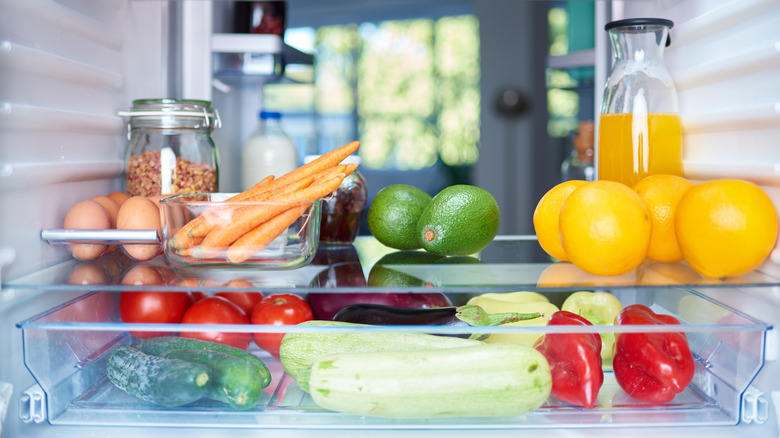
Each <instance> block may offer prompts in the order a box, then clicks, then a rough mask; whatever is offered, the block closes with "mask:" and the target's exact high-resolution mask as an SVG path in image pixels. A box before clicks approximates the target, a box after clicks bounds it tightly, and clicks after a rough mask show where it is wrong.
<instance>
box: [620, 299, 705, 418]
mask: <svg viewBox="0 0 780 438" xmlns="http://www.w3.org/2000/svg"><path fill="white" fill-rule="evenodd" d="M615 322H616V323H617V324H618V325H679V324H680V321H678V320H677V319H676V318H675V317H673V316H670V315H663V314H656V313H655V312H653V311H652V310H651V309H650V308H649V307H647V306H644V305H642V304H632V305H630V306H626V307H625V308H623V310H621V311H620V313H618V315H617V317H616V318H615ZM616 338H617V340H616V342H615V357H614V359H613V360H612V367H613V370H614V372H615V380H617V383H618V385H620V387H621V388H623V390H624V391H625V392H626V393H627V394H628V395H629V396H631V398H633V399H635V400H639V401H645V402H650V403H666V402H668V401H671V400H672V399H673V398H674V396H675V395H676V394H677V393H679V392H682V391H683V390H684V389H685V388H686V387H687V386H688V384H690V383H691V381H692V380H693V375H694V372H695V362H694V359H693V355H692V354H691V349H690V347H689V346H688V338H686V336H685V333H683V332H652V333H617V335H616Z"/></svg>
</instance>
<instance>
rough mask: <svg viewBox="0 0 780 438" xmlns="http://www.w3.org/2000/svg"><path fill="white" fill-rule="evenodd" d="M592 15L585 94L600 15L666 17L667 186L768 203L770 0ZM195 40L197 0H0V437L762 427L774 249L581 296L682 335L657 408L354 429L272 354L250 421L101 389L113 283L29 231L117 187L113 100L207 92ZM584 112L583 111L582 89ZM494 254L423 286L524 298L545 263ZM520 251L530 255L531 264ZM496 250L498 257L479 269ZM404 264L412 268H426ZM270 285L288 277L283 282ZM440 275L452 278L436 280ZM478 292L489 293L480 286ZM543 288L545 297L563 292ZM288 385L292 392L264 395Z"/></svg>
mask: <svg viewBox="0 0 780 438" xmlns="http://www.w3.org/2000/svg"><path fill="white" fill-rule="evenodd" d="M595 7H596V10H597V23H596V32H597V37H596V48H595V50H594V51H593V53H592V54H591V55H590V56H592V57H593V62H594V64H595V66H596V84H601V83H603V79H604V78H605V77H606V74H607V71H608V66H609V59H610V53H609V49H608V42H607V41H606V37H605V35H604V34H603V32H601V30H602V29H603V25H604V24H605V22H606V21H609V20H611V19H618V18H622V17H635V16H661V17H665V18H671V19H673V20H674V21H675V27H674V29H673V30H672V32H671V36H672V40H673V44H672V46H671V47H670V48H669V49H668V51H667V55H666V63H667V66H668V67H669V70H670V72H671V74H672V76H673V78H674V79H675V83H676V86H677V89H678V93H679V98H680V109H681V113H682V115H683V124H684V132H685V137H684V152H685V156H684V169H685V173H686V176H688V177H690V178H691V179H694V180H706V179H712V178H716V177H724V176H728V177H738V178H744V179H748V180H752V181H755V182H757V183H759V184H760V185H761V186H762V188H764V189H765V191H767V193H768V194H769V195H770V196H771V197H772V198H773V200H774V201H775V205H776V206H780V192H778V189H777V186H778V184H780V182H779V181H778V178H779V177H778V174H777V170H776V167H777V163H778V162H780V156H778V154H780V152H779V151H778V150H777V148H776V147H774V146H776V138H778V135H780V111H779V110H778V105H780V100H779V99H780V81H777V77H778V75H779V74H780V49H778V41H780V26H778V23H780V8H778V7H777V5H776V2H774V1H772V0H732V1H728V2H723V1H719V0H680V1H673V0H656V1H613V2H602V1H596V2H595ZM177 17H181V19H180V20H179V19H178V18H177ZM211 37H212V27H211V2H206V1H170V2H167V1H125V0H111V1H89V0H67V1H55V0H27V1H24V2H18V1H13V0H0V47H2V48H1V49H0V105H2V107H1V108H2V111H0V212H1V213H0V217H2V220H1V224H2V226H1V227H0V284H2V288H1V289H0V324H2V333H3V334H4V336H3V337H2V339H0V355H2V357H3V358H4V359H3V361H1V362H0V424H2V429H0V430H2V433H0V435H2V436H4V437H5V436H8V437H16V436H25V437H36V436H83V435H87V436H136V435H137V434H138V433H139V431H142V433H144V434H150V435H152V434H162V433H165V434H169V435H171V436H215V434H219V435H220V436H221V435H225V436H227V435H228V434H230V435H233V436H250V435H251V436H256V435H258V434H260V433H272V434H274V435H275V436H276V435H279V436H283V435H290V436H312V434H316V435H317V436H329V435H333V436H336V435H338V436H344V435H345V434H354V435H355V436H365V434H367V433H370V434H371V435H372V436H384V435H388V436H390V435H392V434H394V433H397V431H398V430H399V429H404V430H405V433H407V434H421V435H422V434H425V435H430V434H441V435H443V434H444V433H446V434H447V435H448V436H450V435H465V434H467V433H468V434H473V433H474V431H469V430H467V429H469V428H476V429H489V430H490V433H491V434H496V435H500V434H506V435H510V434H512V435H513V436H514V435H516V434H517V433H524V434H529V435H532V436H533V435H539V436H541V435H542V434H544V436H580V435H581V436H591V435H593V436H595V435H597V434H599V435H600V434H603V433H605V431H607V430H606V429H604V428H605V427H610V428H611V427H617V428H620V427H629V428H631V433H632V434H635V435H636V436H651V435H657V434H658V433H664V434H668V435H670V436H688V435H690V434H703V433H707V434H708V435H709V436H724V437H725V436H734V434H735V433H739V434H742V433H745V434H748V433H749V434H751V435H752V436H767V437H769V436H778V435H779V434H780V432H778V428H779V427H780V426H779V425H778V422H779V421H780V420H779V419H780V413H779V412H778V409H779V408H778V406H780V388H778V384H777V381H776V377H775V376H777V375H778V373H780V367H779V366H778V364H777V354H778V350H779V349H780V339H778V337H777V333H776V330H775V329H774V325H775V324H777V323H778V322H780V318H779V317H778V316H777V315H780V308H779V307H780V305H778V303H780V289H778V285H779V284H780V282H778V281H777V280H776V278H778V277H780V272H778V267H777V265H776V263H780V255H778V254H777V253H775V254H773V255H772V257H771V259H770V261H769V263H767V264H766V265H765V266H763V267H762V271H761V274H760V275H758V278H755V277H751V278H747V279H745V280H742V281H740V282H738V283H736V284H733V285H729V286H724V285H719V286H718V287H707V286H705V285H702V284H693V285H686V284H684V282H683V284H682V285H681V282H680V281H675V279H674V278H672V279H671V280H670V279H669V278H666V279H665V280H664V281H665V282H666V283H663V282H662V286H663V284H666V285H667V286H666V287H660V286H652V287H648V286H641V287H640V286H639V285H637V284H636V283H635V282H636V279H635V278H634V279H632V283H631V284H630V285H628V286H626V285H625V284H623V285H621V284H611V285H610V284H603V285H597V286H596V287H598V288H600V289H606V290H610V291H612V292H613V293H615V294H616V295H618V296H620V297H621V299H622V300H623V301H626V302H633V301H636V302H643V303H647V304H649V305H652V306H655V307H656V308H658V309H663V310H665V311H668V312H670V313H672V314H675V315H677V316H680V317H681V318H682V319H683V320H684V321H686V322H688V323H689V324H690V326H689V327H686V330H687V332H686V333H687V334H688V336H689V337H690V339H691V342H692V345H693V346H694V347H695V348H696V351H698V352H699V357H700V358H704V359H700V361H699V366H698V368H697V377H696V380H695V382H694V384H693V385H692V386H691V387H690V388H689V390H688V391H687V392H686V393H685V394H684V398H683V399H682V400H681V402H680V403H679V404H678V405H675V406H674V407H673V408H669V409H666V408H664V409H660V410H653V409H646V408H639V409H636V410H631V409H628V408H626V407H625V406H622V405H619V403H613V402H612V400H609V407H608V408H605V409H604V410H600V411H599V412H580V411H572V410H567V409H566V408H561V407H560V406H548V409H543V410H541V411H539V412H535V413H533V414H531V415H529V416H528V417H526V418H522V419H512V420H510V421H507V422H502V421H491V420H487V421H484V422H483V421H481V420H480V421H463V420H462V419H457V420H453V421H448V420H447V421H426V422H400V423H399V422H391V421H384V420H375V419H374V420H372V419H369V420H365V419H358V418H352V417H349V416H344V415H332V414H331V413H326V412H321V410H318V409H317V408H316V407H315V406H313V405H312V404H311V400H307V399H306V397H305V396H304V395H303V394H301V392H300V390H298V389H297V388H296V387H295V385H294V383H291V382H289V381H285V380H284V379H283V378H282V377H281V374H280V372H279V364H278V362H277V361H274V360H272V359H270V358H269V363H270V364H271V365H270V366H271V368H273V369H274V370H275V372H276V375H277V377H278V380H277V381H275V382H274V384H275V386H273V388H271V389H272V391H271V390H269V391H268V394H267V398H265V399H264V400H263V403H264V404H262V405H261V406H260V407H258V409H257V410H252V411H249V412H242V413H236V412H232V413H231V412H227V411H225V410H224V409H221V408H219V407H214V406H213V405H208V404H205V405H202V406H198V407H196V408H195V409H194V410H193V409H186V410H173V411H170V412H168V411H160V410H158V409H156V408H154V407H150V406H148V405H140V406H139V405H138V404H137V403H134V402H133V401H128V400H127V399H125V398H123V397H122V395H121V394H117V393H116V391H115V390H114V389H112V388H111V387H110V386H109V385H107V384H106V381H105V378H104V377H102V376H101V370H102V368H101V367H105V360H106V357H107V356H106V353H107V352H108V351H109V350H110V349H111V348H113V347H115V346H117V345H122V344H127V343H129V342H131V338H130V337H129V335H127V333H126V331H127V327H125V326H124V325H123V324H121V322H118V320H117V315H116V309H115V304H116V301H117V300H118V297H119V294H120V293H121V290H122V288H120V287H118V286H113V287H86V288H80V287H75V286H73V285H68V284H67V281H66V280H67V276H68V274H69V273H70V272H71V270H72V269H73V268H74V267H75V265H76V264H77V263H76V261H75V260H72V259H71V258H70V255H69V254H68V252H67V250H66V249H65V248H64V247H63V246H62V245H49V244H47V243H45V242H43V241H42V240H41V238H40V232H41V230H45V229H57V228H60V226H61V223H62V219H63V217H64V215H65V213H66V211H67V210H68V208H69V207H70V206H71V205H73V204H75V203H76V202H78V201H79V200H82V199H84V198H85V197H89V196H94V195H96V194H105V193H109V192H112V191H115V190H121V189H122V186H123V178H122V172H123V168H124V157H123V151H124V142H125V138H124V130H125V123H126V121H125V120H124V119H122V118H121V117H119V116H118V115H117V112H118V111H120V110H124V109H127V108H128V106H129V104H130V102H131V101H132V99H134V98H139V97H148V96H160V95H165V94H169V93H172V94H178V95H182V96H186V97H191V98H206V99H210V98H211V97H212V93H213V90H212V81H211V79H212V78H211V72H212V65H211V62H212V57H211V55H212V53H211V52H210V47H212V44H213V41H212V40H211ZM599 92H600V90H598V89H597V94H598V93H599ZM596 101H597V105H598V102H599V101H600V96H597V98H596ZM243 104H247V105H250V106H251V105H253V104H254V102H253V101H252V100H251V98H246V99H245V100H242V101H240V102H239V103H237V104H236V105H237V107H239V108H240V106H241V105H243ZM596 112H598V109H597V111H596ZM236 113H242V114H244V113H247V112H245V111H239V110H237V111H236ZM486 117H487V116H486ZM486 162H489V159H488V160H486ZM489 173H490V172H489V169H487V171H486V170H485V169H483V170H482V171H480V172H479V173H478V174H479V175H483V178H485V177H484V175H486V174H489ZM482 183H484V184H486V185H489V184H499V183H498V182H496V181H488V180H484V181H482ZM511 244H513V245H518V247H525V246H526V245H527V244H528V243H527V242H526V243H523V242H522V241H520V242H512V243H511ZM365 245H366V248H371V247H372V244H371V243H370V242H366V243H365ZM505 245H509V243H503V242H501V241H497V242H494V244H493V245H492V246H491V247H489V249H488V250H486V253H485V254H483V256H485V257H487V259H486V260H487V264H486V265H485V266H484V267H480V268H482V269H481V270H480V269H476V272H474V271H472V270H462V269H461V270H455V269H450V270H444V271H442V272H444V273H445V274H446V275H444V278H448V279H450V280H447V281H444V283H441V284H439V286H438V287H439V288H440V289H441V290H445V291H448V293H451V294H452V296H453V298H454V299H455V300H457V301H463V300H464V299H465V298H466V297H467V296H469V294H474V293H476V292H477V290H485V289H488V290H490V289H493V290H496V291H509V290H513V289H514V288H523V289H534V288H538V286H537V280H538V277H539V275H540V273H541V272H542V271H543V270H544V269H545V268H546V267H547V264H545V263H542V262H540V261H539V260H538V259H535V258H534V256H531V257H528V256H527V253H523V256H522V257H518V256H516V255H512V256H507V255H505V254H504V251H503V250H504V249H505ZM531 245H532V247H533V244H531ZM507 251H508V252H510V253H511V252H512V251H514V250H512V251H509V250H507ZM534 251H538V248H535V249H534V250H530V253H531V254H533V253H534ZM363 252H364V254H363V258H362V259H361V262H362V263H363V265H362V266H363V269H365V270H366V271H368V270H370V268H371V266H372V264H373V262H375V261H376V256H375V254H376V252H371V251H369V250H368V249H364V250H363ZM495 253H498V254H500V255H499V256H495V257H494V258H492V259H491V254H495ZM311 268H312V269H302V270H300V271H297V272H296V273H295V274H294V275H292V280H289V281H292V282H293V284H292V285H289V284H287V285H285V286H282V287H279V288H278V290H288V289H289V290H293V289H295V290H296V291H301V292H303V293H318V292H322V291H321V290H320V289H319V288H312V287H311V286H310V281H311V279H312V278H313V277H316V275H317V274H318V273H319V271H320V270H321V269H322V267H320V268H319V269H315V268H316V267H311ZM406 269H407V271H408V272H407V273H409V274H412V275H419V276H424V275H426V273H431V272H434V273H436V272H439V271H435V270H430V269H429V267H407V268H406ZM366 273H367V272H366ZM283 278H285V279H289V278H290V276H289V273H288V274H285V275H283ZM486 278H489V279H490V280H485V279H486ZM456 280H458V281H461V283H451V281H456ZM438 281H442V280H438ZM448 281H450V282H448ZM485 281H492V282H493V283H489V284H488V285H487V286H485ZM296 282H299V284H296ZM462 282H466V283H465V286H464V283H462ZM578 287H580V288H586V287H587V288H589V289H593V288H594V286H593V285H592V284H590V285H578ZM174 289H175V288H174ZM273 289H274V288H272V290H273ZM542 289H543V290H545V291H546V292H549V294H550V295H551V296H553V297H561V296H563V294H564V293H566V292H571V291H573V290H574V289H572V288H570V287H567V288H563V289H561V288H559V287H553V288H550V290H546V289H545V288H542ZM205 291H206V292H209V293H212V292H214V289H208V288H207V289H205ZM342 291H344V292H349V288H344V289H343V290H342ZM421 291H422V290H416V292H421ZM96 302H99V303H101V305H102V306H106V309H107V313H105V314H100V315H95V314H91V313H87V314H84V313H81V312H78V311H76V312H75V315H76V316H75V317H74V316H73V315H74V310H78V309H79V305H83V304H87V303H89V305H90V306H91V305H92V304H94V303H96ZM690 306H693V308H694V309H693V311H691V308H690ZM707 311H709V313H708V312H707ZM700 312H701V313H700ZM98 316H100V318H98ZM720 318H726V320H725V321H724V320H721V319H720ZM220 328H221V329H225V328H224V327H220ZM172 329H174V330H175V329H177V327H173V328H172ZM235 330H244V331H249V330H250V329H249V328H248V327H244V328H239V329H235ZM408 330H409V331H424V329H422V328H419V327H418V328H409V329H408ZM519 332H521V333H522V330H520V331H519ZM715 346H718V347H717V348H715ZM255 352H256V353H258V354H260V355H261V356H262V355H263V353H262V352H260V351H258V350H255ZM710 358H711V359H712V360H711V361H710ZM288 387H291V388H292V389H291V391H290V392H289V393H286V392H285V394H281V392H282V390H284V389H287V388H288ZM605 388H609V389H610V390H609V391H605V394H614V393H616V392H619V391H617V390H616V388H615V384H614V379H613V380H611V381H610V380H609V379H608V381H607V385H605ZM605 396H606V395H605ZM193 411H196V412H193ZM310 411H313V412H310ZM310 414H311V415H310ZM602 415H604V416H602ZM613 415H614V416H613ZM228 418H229V419H228ZM285 420H289V421H290V424H284V422H285ZM645 426H652V427H649V428H647V429H644V427H645ZM140 427H144V429H140ZM258 428H261V429H269V430H262V431H261V430H257V429H258ZM226 429H230V430H226ZM340 429H346V430H340ZM516 429H525V430H523V431H518V430H516ZM441 430H445V431H443V432H441Z"/></svg>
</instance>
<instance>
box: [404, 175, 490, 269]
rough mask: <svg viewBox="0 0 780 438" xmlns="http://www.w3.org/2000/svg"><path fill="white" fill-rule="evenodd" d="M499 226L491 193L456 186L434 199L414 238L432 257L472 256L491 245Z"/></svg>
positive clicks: (464, 185) (419, 223)
mask: <svg viewBox="0 0 780 438" xmlns="http://www.w3.org/2000/svg"><path fill="white" fill-rule="evenodd" d="M500 223H501V213H500V211H499V209H498V203H497V202H496V199H495V198H494V197H493V195H491V194H490V192H488V191H487V190H485V189H482V188H479V187H476V186H472V185H466V184H459V185H454V186H450V187H447V188H445V189H444V190H442V191H441V192H439V193H438V194H437V195H436V196H434V197H433V199H432V200H431V202H430V203H429V204H428V206H427V207H426V208H425V210H424V211H423V212H422V214H421V215H420V218H419V220H418V221H417V238H418V241H419V243H420V246H422V248H423V249H425V250H426V251H428V252H431V253H434V254H441V255H471V254H475V253H477V252H479V251H481V250H482V249H483V248H485V247H486V246H488V244H490V242H492V241H493V238H495V237H496V234H497V233H498V226H499V225H500Z"/></svg>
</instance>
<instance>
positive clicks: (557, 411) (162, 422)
mask: <svg viewBox="0 0 780 438" xmlns="http://www.w3.org/2000/svg"><path fill="white" fill-rule="evenodd" d="M577 290H583V289H573V290H563V289H558V290H555V289H539V290H537V292H539V293H541V294H543V295H545V296H546V297H547V298H548V299H549V301H550V302H551V303H553V304H556V305H558V306H560V305H561V303H562V302H563V301H564V300H565V299H566V298H567V297H568V296H569V295H570V294H571V293H573V292H574V291H577ZM589 290H596V289H593V288H591V289H589ZM599 290H602V291H609V292H611V293H612V294H613V295H614V296H615V297H617V298H618V299H619V300H620V301H621V303H622V305H624V306H626V305H629V304H644V305H647V306H649V307H650V308H651V309H653V310H654V311H655V312H656V313H664V314H669V315H673V316H675V317H676V318H678V319H679V320H680V322H681V325H680V326H675V331H679V332H684V333H685V335H686V337H687V339H688V342H689V345H690V349H691V351H692V353H693V356H694V358H695V362H696V365H695V376H694V378H693V381H692V383H690V385H688V386H687V388H686V389H685V390H684V391H683V392H681V393H679V394H677V396H676V397H675V398H674V399H673V400H672V401H670V402H667V403H661V404H651V403H644V402H639V401H636V400H633V399H632V398H631V397H629V396H628V395H627V394H626V393H625V392H624V391H623V390H622V389H621V388H620V386H619V385H618V384H617V383H616V381H615V377H614V374H613V372H612V370H611V367H610V364H609V363H608V361H606V362H605V367H604V384H603V386H602V387H601V389H600V391H599V395H598V400H597V402H596V405H595V406H594V407H593V408H590V409H585V408H582V407H577V406H573V405H571V404H568V403H566V402H563V401H561V400H558V399H556V398H555V397H552V396H550V397H549V398H548V399H547V400H546V402H544V403H543V404H542V405H541V406H540V407H538V408H536V409H533V410H531V411H530V412H527V413H524V414H522V415H517V416H509V417H490V416H488V417H474V418H471V417H455V418H424V419H393V418H384V417H373V416H362V415H350V414H345V413H339V412H334V411H328V410H326V409H323V408H321V407H319V406H318V405H317V403H315V402H314V401H313V399H312V398H311V396H310V395H309V394H308V393H306V392H304V391H303V390H302V389H301V388H300V387H299V385H298V384H297V383H296V381H295V380H293V379H292V378H291V377H289V376H288V375H287V374H286V373H285V372H284V369H283V368H282V365H281V362H280V360H279V359H277V358H274V357H272V356H271V355H270V354H268V353H266V352H265V351H264V350H261V349H260V348H258V347H257V346H256V345H255V344H254V342H252V343H251V345H250V347H249V351H250V352H251V353H253V354H255V355H256V356H257V357H259V358H260V359H261V360H263V362H265V364H266V366H267V367H268V369H269V370H270V372H271V375H272V381H271V384H270V385H269V386H268V387H266V388H265V389H264V391H263V394H262V396H261V398H260V400H259V402H258V403H257V404H256V405H255V406H254V407H253V408H251V409H248V410H236V409H233V408H231V407H230V406H229V405H227V404H224V403H221V402H217V401H213V400H211V399H208V398H203V399H201V400H198V401H196V402H194V403H190V404H186V405H183V406H178V407H162V406H158V405H155V404H152V403H149V402H145V401H142V400H140V399H138V398H135V397H134V396H131V395H129V394H127V393H125V392H124V391H122V390H120V389H117V387H115V386H114V385H113V384H112V383H111V381H109V380H108V378H107V377H106V363H107V360H108V357H109V355H110V354H111V352H112V351H113V350H114V349H115V348H117V347H119V346H123V345H130V344H132V343H134V342H137V341H138V339H136V338H135V337H134V336H132V335H131V334H130V333H129V332H130V331H132V332H133V333H136V334H137V333H138V332H145V331H165V332H168V334H171V335H178V334H179V333H181V332H189V331H199V332H223V333H228V332H234V333H258V332H269V333H270V332H274V333H282V332H314V333H316V332H323V333H324V332H340V331H341V332H343V331H348V330H356V329H355V328H343V327H341V328H340V327H303V326H271V325H251V324H247V325H206V326H203V325H198V326H195V325H191V324H132V325H131V324H126V323H122V322H121V320H120V316H119V300H120V296H121V294H122V293H123V291H120V290H107V291H101V290H91V291H87V292H85V293H84V294H83V295H81V296H79V297H78V298H76V299H73V300H72V301H69V302H67V303H64V304H62V305H60V306H58V307H56V308H53V309H51V310H50V311H48V312H46V313H43V314H40V315H37V316H35V317H33V318H30V319H28V320H25V321H22V322H19V323H18V327H19V328H20V329H21V332H22V335H23V339H24V342H23V345H24V360H25V364H26V366H27V367H28V369H29V370H30V372H31V373H32V375H33V376H34V377H35V379H36V380H37V382H38V383H39V385H40V386H41V387H42V388H43V390H44V391H45V392H46V396H47V397H46V400H47V415H48V417H47V419H48V421H49V422H50V423H52V424H68V425H125V426H188V427H193V426H200V427H220V428H224V427H236V428H271V429H274V428H276V429H279V428H287V429H306V428H318V429H323V428H326V429H327V428H334V429H335V428H338V429H449V428H453V429H454V428H457V429H468V428H479V429H490V428H500V429H524V428H560V427H578V428H581V427H626V426H632V427H637V426H669V425H686V426H691V425H707V426H713V425H724V426H727V425H735V424H738V423H739V422H740V419H741V411H740V410H741V407H742V398H743V395H744V394H745V393H746V390H747V388H748V386H749V385H750V383H751V381H752V380H753V378H754V377H755V376H756V374H757V373H758V371H759V370H760V368H761V367H762V365H763V363H764V357H763V352H764V348H765V347H764V344H765V335H766V332H767V330H768V329H769V328H770V327H769V326H768V325H767V324H765V323H763V322H761V321H758V320H755V319H753V318H751V317H750V316H748V315H745V314H743V313H740V312H738V311H735V310H733V309H731V308H730V307H728V306H725V305H723V304H721V303H719V302H716V301H714V300H712V299H711V298H709V297H708V296H707V294H705V293H702V292H701V289H700V290H698V291H697V290H694V289H691V288H686V287H670V286H666V287H658V288H648V287H645V288H641V289H639V288H636V287H614V288H601V289H599ZM57 292H58V291H53V292H52V293H57ZM321 292H322V290H315V289H301V291H299V292H298V293H299V294H300V295H301V296H304V297H305V296H307V295H309V294H318V293H321ZM207 293H208V290H207ZM345 293H346V292H345ZM352 293H355V292H354V291H353V292H352ZM388 293H390V292H388ZM395 293H398V291H396V292H395ZM408 293H423V292H420V291H419V290H415V291H412V292H408ZM443 293H445V294H446V295H447V296H448V298H449V299H450V300H451V301H452V303H453V305H454V306H459V305H462V304H465V303H466V302H467V301H468V300H469V299H470V298H471V297H474V296H476V295H479V294H481V293H483V291H481V290H479V289H476V288H475V289H473V290H470V291H466V290H459V291H458V292H446V291H445V292H443ZM499 293H500V292H499ZM360 330H364V331H375V332H419V333H433V334H439V335H453V334H456V333H479V334H493V335H497V334H502V335H505V336H517V337H518V338H521V337H522V338H527V337H529V336H539V335H542V334H546V333H570V332H571V333H577V332H579V333H582V332H593V331H598V332H600V333H616V334H619V333H627V332H659V331H663V330H666V331H668V329H667V328H666V327H665V326H650V325H647V326H645V325H639V326H630V327H629V326H613V325H604V326H595V327H562V326H512V327H510V326H500V327H479V328H475V327H466V328H455V327H447V326H420V325H415V326H372V327H361V328H360ZM454 366H455V367H457V365H454ZM446 372H448V371H447V370H446V369H443V370H442V373H446ZM488 377H489V376H486V375H480V373H479V372H475V373H473V375H471V376H469V378H473V379H481V378H483V379H484V378H488ZM456 394H457V393H456ZM457 396H459V397H466V398H467V395H457Z"/></svg>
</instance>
